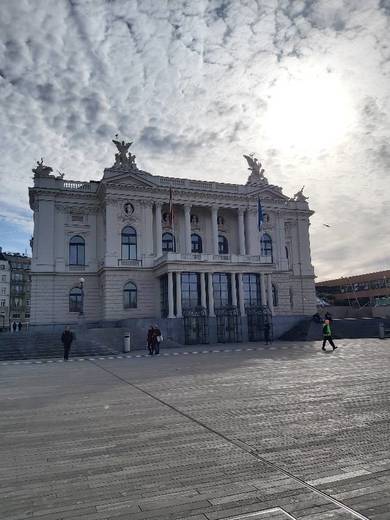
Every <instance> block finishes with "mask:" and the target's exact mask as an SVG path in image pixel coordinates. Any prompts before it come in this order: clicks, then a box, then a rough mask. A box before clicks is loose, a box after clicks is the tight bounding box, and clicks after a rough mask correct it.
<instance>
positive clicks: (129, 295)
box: [123, 282, 137, 309]
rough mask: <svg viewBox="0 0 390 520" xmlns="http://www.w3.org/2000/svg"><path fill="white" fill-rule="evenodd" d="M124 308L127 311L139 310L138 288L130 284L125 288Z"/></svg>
mask: <svg viewBox="0 0 390 520" xmlns="http://www.w3.org/2000/svg"><path fill="white" fill-rule="evenodd" d="M123 307H124V308H125V309H136V308H137V286H136V285H135V283H133V282H128V283H127V284H126V285H125V286H124V288H123Z"/></svg>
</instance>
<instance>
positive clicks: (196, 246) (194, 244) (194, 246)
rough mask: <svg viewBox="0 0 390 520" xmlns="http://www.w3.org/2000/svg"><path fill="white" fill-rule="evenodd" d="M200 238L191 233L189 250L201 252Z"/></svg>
mask: <svg viewBox="0 0 390 520" xmlns="http://www.w3.org/2000/svg"><path fill="white" fill-rule="evenodd" d="M202 251H203V249H202V239H201V237H200V236H199V235H197V234H195V233H193V234H192V235H191V252H192V253H202Z"/></svg>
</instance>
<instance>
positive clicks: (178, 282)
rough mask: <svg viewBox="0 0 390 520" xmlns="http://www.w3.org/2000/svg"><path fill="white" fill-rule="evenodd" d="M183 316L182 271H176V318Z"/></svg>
mask: <svg viewBox="0 0 390 520" xmlns="http://www.w3.org/2000/svg"><path fill="white" fill-rule="evenodd" d="M181 317H182V307H181V273H180V272H177V273H176V318H181Z"/></svg>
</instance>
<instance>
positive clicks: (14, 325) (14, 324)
mask: <svg viewBox="0 0 390 520" xmlns="http://www.w3.org/2000/svg"><path fill="white" fill-rule="evenodd" d="M16 327H17V325H16V321H14V322H13V324H12V330H13V331H14V332H16Z"/></svg>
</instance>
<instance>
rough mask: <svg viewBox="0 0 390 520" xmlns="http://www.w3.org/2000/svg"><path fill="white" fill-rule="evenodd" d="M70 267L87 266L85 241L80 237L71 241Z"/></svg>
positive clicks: (75, 237) (77, 236)
mask: <svg viewBox="0 0 390 520" xmlns="http://www.w3.org/2000/svg"><path fill="white" fill-rule="evenodd" d="M69 265H85V240H84V239H83V237H80V236H79V235H76V236H74V237H72V238H71V239H70V241H69Z"/></svg>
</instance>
